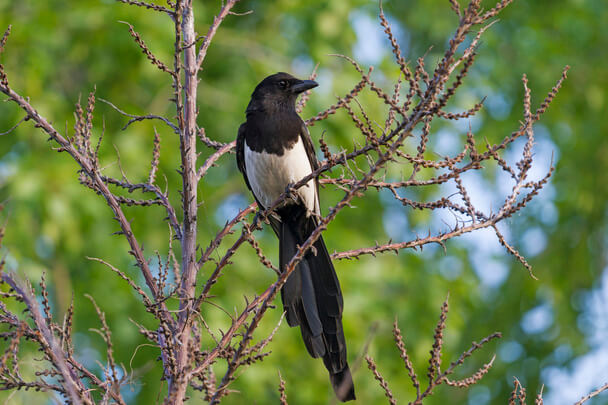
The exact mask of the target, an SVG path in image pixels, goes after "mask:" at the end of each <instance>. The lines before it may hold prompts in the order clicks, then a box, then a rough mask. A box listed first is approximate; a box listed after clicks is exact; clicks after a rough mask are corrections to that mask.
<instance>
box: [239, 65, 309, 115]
mask: <svg viewBox="0 0 608 405" xmlns="http://www.w3.org/2000/svg"><path fill="white" fill-rule="evenodd" d="M317 86H318V83H317V82H315V81H314V80H300V79H297V78H295V77H293V76H292V75H290V74H289V73H284V72H279V73H276V74H274V75H270V76H268V77H267V78H265V79H264V80H262V81H261V82H260V84H258V85H257V87H256V88H255V90H254V91H253V94H252V95H251V102H250V103H249V106H248V107H247V112H252V111H256V110H266V111H269V110H270V111H272V110H283V109H293V108H295V104H296V99H297V98H298V95H299V94H300V93H302V92H305V91H306V90H309V89H312V88H314V87H317Z"/></svg>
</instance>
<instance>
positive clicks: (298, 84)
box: [236, 72, 355, 401]
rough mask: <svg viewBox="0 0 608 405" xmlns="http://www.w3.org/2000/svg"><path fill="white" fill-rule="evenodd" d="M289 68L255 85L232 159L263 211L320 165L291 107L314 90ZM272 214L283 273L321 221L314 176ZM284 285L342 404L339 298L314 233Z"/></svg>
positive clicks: (344, 370)
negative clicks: (308, 247)
mask: <svg viewBox="0 0 608 405" xmlns="http://www.w3.org/2000/svg"><path fill="white" fill-rule="evenodd" d="M316 86H317V83H316V82H314V81H312V80H299V79H296V78H295V77H293V76H291V75H290V74H287V73H282V72H280V73H277V74H274V75H271V76H268V77H267V78H265V79H264V80H262V81H261V82H260V84H258V85H257V87H256V88H255V90H254V91H253V94H252V95H251V101H250V102H249V105H248V106H247V110H246V115H247V121H246V122H245V123H244V124H242V125H241V127H240V128H239V133H238V137H237V141H236V150H237V152H236V156H237V165H238V168H239V170H240V171H241V172H242V173H243V177H244V178H245V183H246V184H247V187H249V189H250V190H251V191H252V193H253V196H254V198H255V200H256V201H257V203H258V206H259V207H260V209H265V208H268V207H270V206H271V204H272V203H273V202H274V201H275V200H277V199H278V198H279V196H280V195H281V194H283V193H284V192H285V190H286V188H287V186H289V185H292V184H295V183H297V182H298V181H300V180H302V179H303V178H304V177H306V176H307V175H309V174H310V173H312V171H313V170H315V169H317V168H318V166H319V163H318V161H317V158H316V157H315V152H314V147H313V144H312V140H311V139H310V135H309V133H308V130H307V129H306V125H305V124H304V122H303V121H302V119H301V118H300V116H299V115H298V114H297V112H296V108H295V104H296V99H297V97H298V95H299V94H300V93H302V92H304V91H306V90H308V89H312V88H313V87H316ZM293 197H294V198H287V199H286V200H285V201H284V202H283V203H282V204H280V205H279V206H278V207H277V208H275V210H274V211H273V213H272V214H271V215H270V216H269V220H270V224H271V226H272V229H273V230H274V232H275V233H276V234H277V236H278V238H279V262H280V269H281V271H284V270H285V267H286V265H287V263H289V261H290V260H291V258H292V257H293V256H294V255H295V254H296V253H297V251H298V247H297V246H298V245H302V244H303V243H304V242H305V241H306V240H307V239H308V237H309V236H310V235H311V233H312V232H313V231H314V230H315V228H316V227H317V226H318V219H317V215H320V213H321V211H320V208H319V187H318V183H317V179H311V180H310V181H309V182H308V183H307V184H305V185H304V186H302V187H300V188H299V189H298V190H296V191H294V196H293ZM313 246H314V249H310V250H309V251H308V252H307V253H306V255H305V256H304V258H303V259H302V260H301V261H300V263H298V265H297V267H296V269H295V270H294V271H293V272H292V273H291V274H290V276H289V277H288V279H287V281H286V283H285V285H284V286H283V288H282V290H281V298H282V301H283V307H284V309H285V313H286V318H287V323H288V324H289V326H292V327H293V326H300V331H301V332H302V338H303V339H304V344H305V345H306V348H307V349H308V352H309V353H310V355H311V356H312V357H314V358H318V357H322V358H323V363H324V364H325V367H326V368H327V370H328V371H329V376H330V379H331V383H332V385H333V388H334V391H335V392H336V395H337V397H338V398H339V399H340V400H341V401H349V400H352V399H355V390H354V386H353V380H352V376H351V373H350V369H349V367H348V362H347V358H346V341H345V339H344V330H343V328H342V308H343V305H344V301H343V298H342V291H341V290H340V283H339V282H338V278H337V276H336V271H335V270H334V266H333V264H332V262H331V259H330V257H329V253H328V252H327V248H326V247H325V243H324V242H323V238H321V237H319V238H318V239H317V241H316V242H315V243H314V245H313Z"/></svg>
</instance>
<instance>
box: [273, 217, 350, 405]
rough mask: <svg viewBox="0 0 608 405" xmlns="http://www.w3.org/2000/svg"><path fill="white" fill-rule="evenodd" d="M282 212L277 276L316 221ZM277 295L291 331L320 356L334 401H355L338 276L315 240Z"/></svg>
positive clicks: (328, 258) (312, 352) (321, 245)
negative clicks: (300, 336)
mask: <svg viewBox="0 0 608 405" xmlns="http://www.w3.org/2000/svg"><path fill="white" fill-rule="evenodd" d="M282 211H283V212H280V213H279V214H280V216H281V224H280V226H278V228H279V229H278V232H277V233H278V236H279V241H280V242H279V243H280V246H279V249H280V254H279V261H280V264H281V271H283V269H285V267H286V265H287V263H288V262H289V261H290V260H291V258H292V257H293V256H294V255H295V254H296V252H297V245H302V244H303V243H304V242H305V241H306V239H308V236H309V235H310V234H311V233H312V231H313V230H314V229H315V228H316V220H315V218H314V217H307V216H306V214H305V210H304V209H301V208H300V207H294V206H292V207H290V208H289V209H285V208H284V209H283V210H282ZM313 246H314V249H311V250H309V251H308V252H307V253H306V255H305V256H304V258H303V259H302V261H300V263H298V265H297V267H296V269H295V270H294V271H293V273H291V275H290V276H289V278H288V279H287V282H286V283H285V285H284V286H283V289H282V290H281V297H282V299H283V307H284V308H285V312H286V317H287V323H288V324H289V326H292V327H293V326H298V325H299V326H300V331H301V332H302V338H303V339H304V344H305V345H306V349H308V352H309V353H310V355H311V356H312V357H314V358H318V357H323V363H324V364H325V367H326V368H327V371H328V372H329V378H330V379H331V383H332V386H333V388H334V391H335V393H336V396H337V397H338V399H340V400H341V401H350V400H353V399H355V389H354V385H353V379H352V376H351V373H350V369H349V367H348V362H347V358H346V340H345V339H344V330H343V328H342V308H343V305H344V300H343V298H342V291H341V290H340V283H339V282H338V277H337V276H336V271H335V269H334V266H333V264H332V262H331V259H330V257H329V253H328V252H327V248H326V247H325V243H324V242H323V238H321V237H319V239H317V241H316V242H315V243H314V245H313Z"/></svg>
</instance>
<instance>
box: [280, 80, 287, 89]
mask: <svg viewBox="0 0 608 405" xmlns="http://www.w3.org/2000/svg"><path fill="white" fill-rule="evenodd" d="M279 86H281V87H282V88H285V87H287V86H289V83H288V82H287V80H281V81H280V82H279Z"/></svg>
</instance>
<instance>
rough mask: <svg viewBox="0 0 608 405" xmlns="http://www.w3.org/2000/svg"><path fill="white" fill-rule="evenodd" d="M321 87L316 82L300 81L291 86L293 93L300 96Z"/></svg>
mask: <svg viewBox="0 0 608 405" xmlns="http://www.w3.org/2000/svg"><path fill="white" fill-rule="evenodd" d="M318 85H319V83H317V82H315V81H314V80H300V81H298V82H297V83H296V84H294V85H292V86H291V92H292V93H294V94H300V93H302V92H304V91H306V90H310V89H312V88H315V87H317V86H318Z"/></svg>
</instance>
